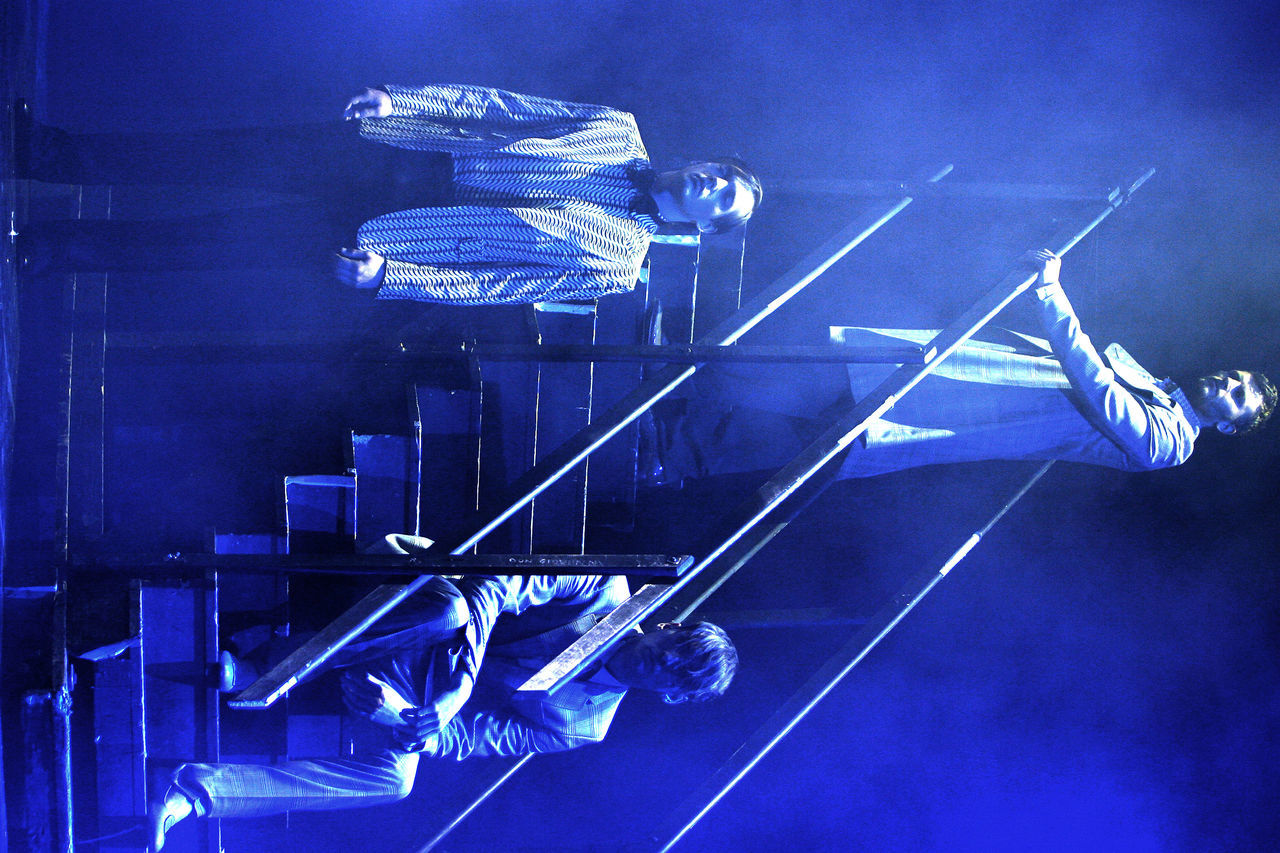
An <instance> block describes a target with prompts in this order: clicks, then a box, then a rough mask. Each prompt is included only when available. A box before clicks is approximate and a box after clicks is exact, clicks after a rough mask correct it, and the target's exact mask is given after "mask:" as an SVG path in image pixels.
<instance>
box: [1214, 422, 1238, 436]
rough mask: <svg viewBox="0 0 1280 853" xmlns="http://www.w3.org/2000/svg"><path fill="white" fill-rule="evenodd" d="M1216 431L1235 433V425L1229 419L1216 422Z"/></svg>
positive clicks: (1225, 433)
mask: <svg viewBox="0 0 1280 853" xmlns="http://www.w3.org/2000/svg"><path fill="white" fill-rule="evenodd" d="M1218 432H1220V433H1222V434H1223V435H1235V434H1236V425H1235V424H1233V423H1231V422H1230V421H1223V422H1222V423H1220V424H1218Z"/></svg>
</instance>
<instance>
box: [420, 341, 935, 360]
mask: <svg viewBox="0 0 1280 853" xmlns="http://www.w3.org/2000/svg"><path fill="white" fill-rule="evenodd" d="M459 356H464V357H467V358H478V359H484V360H486V361H528V362H583V361H589V362H595V363H600V362H628V363H644V364H704V363H706V362H712V361H715V362H735V363H737V362H751V363H785V364H850V363H874V364H907V363H914V364H920V363H922V362H923V355H922V351H921V349H920V347H918V346H894V347H848V346H840V345H833V346H716V345H707V344H663V345H661V346H656V345H634V346H613V345H609V344H529V345H522V344H480V345H478V346H474V347H464V348H458V347H454V348H444V347H439V348H432V349H425V350H410V351H408V354H407V355H406V356H405V357H403V358H401V357H397V358H396V361H397V363H404V362H410V363H417V362H419V361H422V362H434V361H437V360H439V358H455V357H459Z"/></svg>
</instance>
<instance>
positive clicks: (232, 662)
mask: <svg viewBox="0 0 1280 853" xmlns="http://www.w3.org/2000/svg"><path fill="white" fill-rule="evenodd" d="M258 675H259V673H258V668H257V667H256V666H254V665H253V664H251V663H249V662H248V661H243V660H240V659H239V658H237V657H236V656H235V655H233V654H231V652H228V651H225V650H224V651H222V652H221V653H219V654H218V690H219V691H221V692H223V693H239V692H240V691H241V690H244V689H245V688H246V687H248V686H249V685H250V684H253V682H255V681H257V680H258Z"/></svg>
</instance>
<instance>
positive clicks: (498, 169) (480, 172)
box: [359, 85, 658, 305]
mask: <svg viewBox="0 0 1280 853" xmlns="http://www.w3.org/2000/svg"><path fill="white" fill-rule="evenodd" d="M383 88H384V90H385V91H386V92H387V93H388V94H389V95H390V96H391V102H392V108H393V110H392V114H391V115H390V116H387V117H385V118H373V119H363V120H362V122H361V130H360V132H361V135H362V136H363V137H364V138H366V139H369V140H372V141H375V142H382V143H386V144H389V145H395V146H398V147H400V148H408V149H414V150H423V151H443V152H447V153H449V154H451V155H452V157H453V162H454V189H455V196H456V200H457V202H458V203H457V205H456V206H453V207H434V208H432V207H427V208H416V209H412V210H402V211H399V212H395V213H389V214H386V215H384V216H379V217H377V218H375V219H372V220H370V221H369V222H366V223H365V224H364V225H363V226H362V227H361V228H360V232H359V245H360V248H362V249H367V250H369V251H371V252H376V253H377V254H380V255H382V256H383V257H385V258H387V263H386V277H385V279H384V281H383V283H382V285H381V287H380V288H379V290H378V298H381V299H415V300H419V301H427V302H449V303H454V304H460V305H486V304H497V303H520V302H539V301H556V300H565V299H592V298H595V297H598V296H603V295H606V294H610V293H620V292H625V291H628V290H630V289H631V288H632V287H633V285H634V284H635V281H636V277H637V275H638V274H639V270H640V265H641V263H642V262H643V260H644V256H645V253H646V251H647V250H648V247H649V240H650V238H651V237H652V236H653V234H654V232H655V231H657V229H658V224H657V222H656V221H655V220H654V219H653V217H652V216H650V215H648V214H647V213H644V212H641V210H640V208H641V202H642V201H643V200H644V199H643V198H642V196H643V195H644V194H643V193H641V191H640V190H639V189H638V187H637V183H636V180H637V176H639V175H642V174H644V173H646V172H647V171H648V169H649V159H648V155H647V154H646V153H645V149H644V144H643V143H642V142H641V140H640V134H639V131H638V130H637V129H636V124H635V119H634V117H632V116H631V114H629V113H625V112H621V111H619V110H615V109H612V108H610V107H602V106H594V105H591V104H575V103H569V102H566V101H556V100H551V99H548V98H539V97H535V96H531V95H519V94H516V93H513V92H505V91H502V90H500V89H488V88H483V87H478V86H466V85H440V86H422V87H405V86H385V87H383Z"/></svg>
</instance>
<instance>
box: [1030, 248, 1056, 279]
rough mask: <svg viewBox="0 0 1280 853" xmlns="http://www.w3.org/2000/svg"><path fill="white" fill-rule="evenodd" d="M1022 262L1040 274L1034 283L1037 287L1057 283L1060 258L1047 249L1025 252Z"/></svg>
mask: <svg viewBox="0 0 1280 853" xmlns="http://www.w3.org/2000/svg"><path fill="white" fill-rule="evenodd" d="M1022 262H1023V263H1025V264H1026V265H1027V267H1029V268H1030V269H1033V270H1037V271H1038V272H1039V273H1040V278H1039V280H1038V281H1037V282H1036V286H1037V287H1044V286H1045V285H1047V284H1057V283H1058V276H1059V274H1061V272H1062V258H1060V257H1058V256H1057V255H1055V254H1054V253H1053V252H1051V251H1049V250H1048V249H1036V250H1035V251H1031V252H1027V253H1026V254H1025V255H1023V256H1022Z"/></svg>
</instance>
